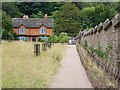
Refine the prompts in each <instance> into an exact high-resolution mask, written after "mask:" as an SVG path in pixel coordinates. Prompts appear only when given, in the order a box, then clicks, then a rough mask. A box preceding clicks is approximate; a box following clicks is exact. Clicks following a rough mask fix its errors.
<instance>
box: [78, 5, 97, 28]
mask: <svg viewBox="0 0 120 90" xmlns="http://www.w3.org/2000/svg"><path fill="white" fill-rule="evenodd" d="M94 11H95V7H85V8H83V9H82V10H81V11H80V27H81V30H84V29H86V28H90V27H92V26H93V22H92V19H93V17H92V16H93V13H94Z"/></svg>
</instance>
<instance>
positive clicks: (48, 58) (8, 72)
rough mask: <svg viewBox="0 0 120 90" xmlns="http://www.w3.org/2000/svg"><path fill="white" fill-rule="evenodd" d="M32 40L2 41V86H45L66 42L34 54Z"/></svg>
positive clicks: (53, 71)
mask: <svg viewBox="0 0 120 90" xmlns="http://www.w3.org/2000/svg"><path fill="white" fill-rule="evenodd" d="M33 46H34V43H32V42H9V43H8V42H4V43H3V47H2V51H3V52H2V57H3V58H2V69H3V70H2V87H3V88H47V87H48V86H49V83H50V81H51V78H52V76H53V75H54V74H55V73H56V71H57V69H58V67H59V66H60V61H61V59H62V56H63V52H64V51H65V48H66V46H67V45H66V44H64V45H62V44H55V45H54V46H52V48H51V49H48V50H47V51H41V53H40V56H34V53H33V52H34V50H33V49H34V47H33Z"/></svg>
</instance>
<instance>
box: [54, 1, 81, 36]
mask: <svg viewBox="0 0 120 90" xmlns="http://www.w3.org/2000/svg"><path fill="white" fill-rule="evenodd" d="M53 17H54V19H55V27H54V28H55V29H54V31H55V34H57V35H58V34H60V33H61V32H65V33H68V35H69V36H76V35H77V34H78V32H79V27H80V24H79V9H78V8H77V7H76V6H75V5H74V4H73V3H70V2H69V3H66V4H64V5H63V6H62V7H61V8H60V10H57V11H55V12H53Z"/></svg>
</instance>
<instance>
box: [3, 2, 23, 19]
mask: <svg viewBox="0 0 120 90" xmlns="http://www.w3.org/2000/svg"><path fill="white" fill-rule="evenodd" d="M2 10H3V11H5V12H6V14H8V15H9V16H11V17H12V18H13V17H14V18H17V17H21V16H22V15H23V14H22V13H20V11H19V10H18V8H17V6H16V5H15V3H14V2H3V3H2Z"/></svg>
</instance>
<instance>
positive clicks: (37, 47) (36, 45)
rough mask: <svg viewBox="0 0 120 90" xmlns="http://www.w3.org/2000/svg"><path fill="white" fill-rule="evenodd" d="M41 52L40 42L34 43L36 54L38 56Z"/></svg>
mask: <svg viewBox="0 0 120 90" xmlns="http://www.w3.org/2000/svg"><path fill="white" fill-rule="evenodd" d="M39 54H40V44H37V43H36V44H34V55H35V56H38V55H39Z"/></svg>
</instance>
